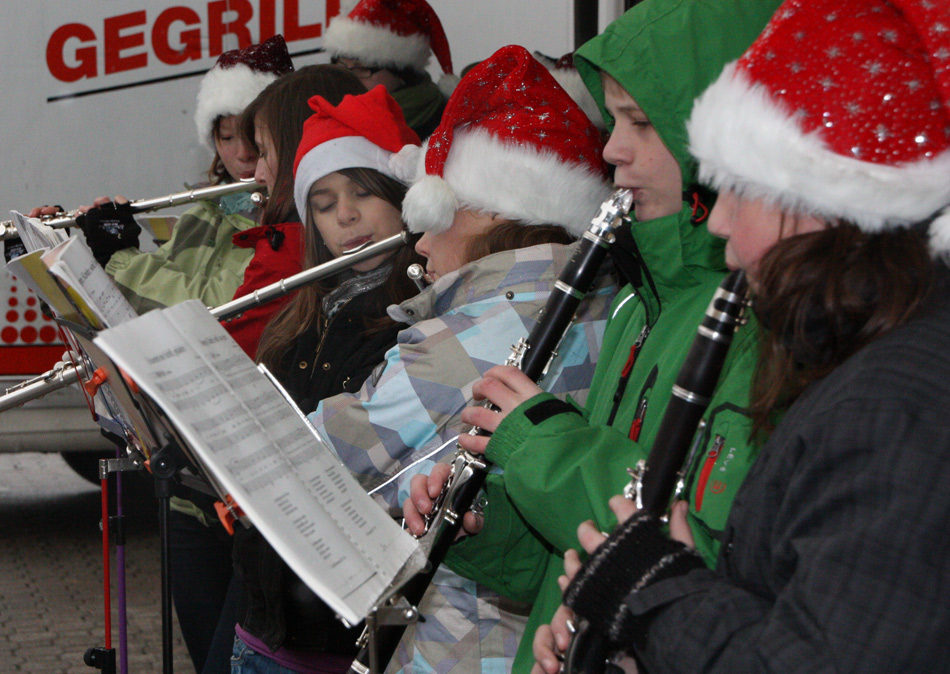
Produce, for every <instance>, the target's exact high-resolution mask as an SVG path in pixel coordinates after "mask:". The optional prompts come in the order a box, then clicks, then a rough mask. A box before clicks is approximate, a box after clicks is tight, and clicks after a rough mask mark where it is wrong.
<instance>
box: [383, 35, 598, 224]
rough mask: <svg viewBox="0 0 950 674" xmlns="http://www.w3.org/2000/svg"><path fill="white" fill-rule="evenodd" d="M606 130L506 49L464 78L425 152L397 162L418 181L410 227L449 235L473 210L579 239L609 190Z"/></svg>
mask: <svg viewBox="0 0 950 674" xmlns="http://www.w3.org/2000/svg"><path fill="white" fill-rule="evenodd" d="M602 150H603V145H602V144H601V140H600V133H599V132H598V131H597V129H596V128H594V126H593V124H591V122H590V120H589V119H588V118H587V116H586V115H585V114H584V113H583V112H582V111H581V109H580V108H579V107H577V104H575V103H574V101H573V100H571V97H570V96H568V94H567V93H565V91H564V90H563V89H562V88H561V86H560V85H559V84H558V83H557V82H556V81H555V80H554V78H553V77H552V76H551V74H550V73H549V72H548V71H547V69H546V68H545V67H544V66H543V65H541V64H540V63H539V62H538V61H537V60H535V59H534V58H533V57H532V56H531V54H529V53H528V51H527V50H525V49H524V48H522V47H516V46H509V47H503V48H501V49H499V50H498V51H497V52H495V54H493V55H492V56H491V57H490V58H489V59H487V60H485V61H483V62H482V63H480V64H479V65H477V66H475V67H474V68H472V70H471V71H469V72H468V74H466V75H465V77H464V78H462V81H461V82H460V83H459V86H458V88H457V89H456V90H455V93H454V94H453V95H452V97H451V98H450V99H449V102H448V105H447V106H446V108H445V112H444V114H443V115H442V122H441V123H440V124H439V127H438V128H437V129H436V130H435V131H434V132H433V133H432V135H431V136H430V137H429V139H428V140H427V141H426V143H425V145H423V147H422V149H421V150H420V149H419V148H414V147H409V148H404V150H403V151H401V152H400V153H399V154H398V155H396V156H394V157H393V159H392V160H391V166H392V167H393V169H394V171H395V172H396V173H397V175H399V176H400V177H402V178H403V179H408V180H411V181H412V182H413V184H412V186H411V187H410V188H409V192H408V193H407V194H406V198H405V201H404V202H403V219H404V220H405V222H406V224H407V225H408V226H409V229H410V231H413V232H425V231H434V232H439V231H445V230H446V229H448V228H449V227H450V226H451V225H452V220H453V217H454V215H455V211H456V210H458V209H460V208H468V209H471V210H478V211H483V212H488V213H494V214H497V215H499V216H501V217H503V218H507V219H510V220H513V221H518V222H520V223H521V224H525V225H540V224H554V225H560V226H562V227H564V228H565V229H567V230H568V231H569V232H571V233H573V234H574V235H575V236H579V235H580V234H582V233H583V232H584V231H585V230H586V229H587V227H588V225H589V224H590V220H591V218H592V217H593V215H594V214H595V213H596V211H597V207H598V206H599V205H600V204H601V203H602V202H603V201H604V200H605V199H606V198H607V197H608V196H609V194H610V183H609V182H608V180H607V173H606V165H605V164H604V162H603V159H602V158H601V152H602Z"/></svg>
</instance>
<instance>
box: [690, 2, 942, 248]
mask: <svg viewBox="0 0 950 674" xmlns="http://www.w3.org/2000/svg"><path fill="white" fill-rule="evenodd" d="M688 128H689V138H690V146H691V151H692V152H693V154H694V155H695V156H696V157H697V158H698V159H699V162H700V178H701V179H702V180H704V181H706V182H708V183H711V184H712V185H713V186H715V187H717V188H719V189H720V190H722V189H734V190H737V191H738V192H740V193H744V194H749V195H750V196H753V197H758V198H765V199H768V200H770V201H772V202H773V203H776V204H779V205H780V206H782V207H785V208H788V209H790V210H795V211H802V212H807V213H811V214H814V215H817V216H819V217H822V218H824V219H827V220H834V219H837V218H841V219H844V220H847V221H850V222H853V223H855V224H857V225H858V226H859V227H861V228H862V229H864V230H865V231H869V232H877V231H881V230H882V229H886V228H890V227H900V226H907V225H910V224H913V223H916V222H920V221H924V220H927V219H928V218H930V217H931V216H932V215H933V214H934V213H935V212H937V211H938V210H940V209H942V208H944V207H946V206H947V205H948V204H950V15H948V12H947V4H946V1H945V0H939V1H935V0H923V1H922V0H887V1H885V0H788V1H787V2H785V4H783V5H782V6H781V7H780V8H779V10H778V11H777V12H776V14H775V16H774V17H773V18H772V21H771V22H770V23H769V25H768V26H767V27H766V29H765V31H764V32H763V33H762V35H761V36H760V37H759V39H758V40H756V42H755V43H754V44H753V45H752V46H751V47H750V48H749V49H748V51H746V53H745V54H744V55H743V56H742V57H741V58H740V59H739V60H738V61H736V62H734V63H732V64H730V65H729V66H727V67H726V69H725V70H724V71H723V73H722V75H721V76H720V77H719V78H718V79H717V80H716V82H714V83H713V84H712V85H711V86H710V87H709V89H707V90H706V91H705V92H704V93H703V95H702V96H700V98H699V99H697V101H696V105H695V107H694V109H693V112H692V115H691V117H690V121H689V125H688ZM931 245H932V247H933V248H934V249H935V250H940V251H950V217H947V216H941V217H938V218H937V219H936V220H935V221H934V222H933V223H932V224H931Z"/></svg>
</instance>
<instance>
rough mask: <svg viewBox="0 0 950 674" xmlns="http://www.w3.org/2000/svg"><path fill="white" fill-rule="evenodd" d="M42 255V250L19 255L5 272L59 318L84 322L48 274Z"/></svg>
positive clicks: (71, 302) (9, 263)
mask: <svg viewBox="0 0 950 674" xmlns="http://www.w3.org/2000/svg"><path fill="white" fill-rule="evenodd" d="M42 257H43V251H42V250H35V251H33V252H32V253H27V254H26V255H20V256H19V257H16V258H14V259H12V260H10V261H9V262H8V263H7V265H6V267H5V269H6V272H7V273H8V274H11V275H12V276H14V277H16V279H17V281H19V282H20V283H23V284H24V285H26V287H28V288H29V289H30V290H32V291H33V293H34V294H35V295H36V296H37V297H39V298H40V299H41V300H43V301H44V302H46V304H48V305H49V307H50V308H51V309H52V310H53V312H54V313H55V314H56V315H57V316H59V317H60V318H65V319H66V320H69V321H73V322H74V323H81V324H86V323H87V321H86V319H85V318H82V317H81V316H80V314H79V309H78V308H77V307H76V305H75V304H74V303H73V301H72V300H71V299H70V298H69V296H67V295H66V293H65V292H64V291H63V288H62V286H60V285H59V283H57V282H56V279H54V278H53V277H52V276H50V273H49V269H48V268H47V267H46V264H45V263H44V262H43V260H42Z"/></svg>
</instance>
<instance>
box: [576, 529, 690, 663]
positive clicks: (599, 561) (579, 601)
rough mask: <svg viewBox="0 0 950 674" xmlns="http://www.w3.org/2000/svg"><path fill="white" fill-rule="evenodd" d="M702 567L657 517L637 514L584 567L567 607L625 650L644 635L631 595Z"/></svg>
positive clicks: (611, 536)
mask: <svg viewBox="0 0 950 674" xmlns="http://www.w3.org/2000/svg"><path fill="white" fill-rule="evenodd" d="M703 566H704V564H703V560H702V558H701V557H700V556H699V554H697V553H696V552H695V551H694V550H690V549H689V548H687V547H686V546H685V545H683V544H682V543H680V542H678V541H674V540H673V539H672V538H670V537H669V536H667V535H666V534H665V533H664V532H663V531H662V530H661V526H660V522H659V520H658V519H657V518H656V517H652V516H650V515H645V514H640V515H634V516H633V517H631V518H630V519H628V520H627V521H626V522H624V523H623V525H621V526H620V527H619V528H618V529H617V530H616V531H614V532H613V533H612V534H611V535H610V537H609V538H607V540H606V541H604V542H603V543H602V544H601V545H600V547H599V548H597V549H596V550H595V551H594V553H593V554H592V555H591V556H590V558H589V559H588V560H587V561H586V562H584V565H583V566H582V567H581V570H580V571H578V573H577V575H576V576H574V580H572V581H571V584H570V585H569V586H568V588H567V591H566V592H565V593H564V603H565V604H567V605H568V606H569V607H571V608H572V609H573V610H574V612H575V613H577V614H578V615H580V616H581V617H583V618H586V619H587V621H588V622H589V623H590V625H591V628H592V629H593V630H594V631H596V632H598V633H600V634H604V635H606V636H607V637H608V638H609V639H610V643H611V644H612V645H615V646H617V647H618V648H627V647H629V645H630V644H632V643H633V641H634V639H635V638H636V637H637V636H638V634H639V632H640V631H641V628H640V626H639V625H638V624H637V620H636V617H635V616H633V615H632V614H631V613H630V611H629V609H628V608H627V605H626V602H625V601H624V600H625V599H626V598H627V595H629V594H630V593H631V592H635V591H638V590H642V589H643V588H645V587H647V586H648V585H652V584H653V583H656V582H659V581H661V580H665V579H667V578H672V577H674V576H680V575H683V574H686V573H689V572H690V571H692V570H693V569H698V568H702V567H703Z"/></svg>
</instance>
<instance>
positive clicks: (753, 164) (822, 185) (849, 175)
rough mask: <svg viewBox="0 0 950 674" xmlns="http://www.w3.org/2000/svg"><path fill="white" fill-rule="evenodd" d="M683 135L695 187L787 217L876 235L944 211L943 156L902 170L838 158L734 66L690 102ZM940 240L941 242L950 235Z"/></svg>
mask: <svg viewBox="0 0 950 674" xmlns="http://www.w3.org/2000/svg"><path fill="white" fill-rule="evenodd" d="M687 129H688V131H689V140H690V151H691V152H692V153H693V155H694V156H695V157H696V158H697V159H698V160H699V164H700V171H699V177H700V179H701V180H703V181H704V182H707V183H709V184H711V185H712V186H713V187H715V188H716V189H719V190H726V189H734V190H736V191H737V192H739V193H742V194H747V195H749V196H751V197H755V198H764V199H768V200H770V201H772V202H773V203H776V204H778V205H780V206H781V207H784V208H787V209H789V210H793V211H800V212H805V213H810V214H813V215H817V216H819V217H823V218H827V219H835V218H842V219H846V220H849V221H851V222H853V223H855V224H856V225H858V226H859V227H861V228H862V229H864V230H865V231H868V232H875V231H880V230H882V229H884V228H887V227H893V226H901V225H908V224H912V223H915V222H919V221H921V220H924V219H926V218H927V217H929V216H931V215H932V214H933V213H935V212H936V211H937V210H938V209H940V208H941V207H943V206H946V205H947V204H950V152H945V153H943V154H941V155H940V156H938V157H936V158H934V159H930V160H926V161H918V162H914V163H910V164H901V165H882V164H874V163H871V162H867V161H860V160H858V159H853V158H851V157H846V156H843V155H841V154H838V153H837V152H834V151H832V150H830V149H829V148H828V146H827V145H826V144H825V143H824V142H823V141H822V140H821V137H820V136H819V134H818V133H808V134H805V133H803V132H802V131H801V129H799V127H798V125H797V124H796V123H795V122H794V116H793V114H791V113H790V112H788V111H787V110H784V109H782V108H781V107H780V106H779V105H778V104H776V103H775V102H774V101H773V100H771V98H770V97H769V96H768V94H767V93H766V90H765V88H764V87H762V86H761V85H755V84H752V83H751V82H750V81H749V80H748V78H747V77H746V76H745V75H744V74H743V73H741V72H740V71H738V70H737V68H736V64H735V63H731V64H729V65H728V66H726V69H725V70H724V71H723V73H722V75H720V77H719V79H717V80H716V81H715V82H714V83H713V84H712V85H711V86H710V87H709V88H708V89H707V90H706V91H705V92H704V93H703V94H702V95H701V96H700V97H699V98H698V99H697V100H696V103H695V105H694V106H693V111H692V114H691V115H690V119H689V122H688V124H687ZM948 226H950V223H948ZM942 238H943V240H944V242H948V241H947V240H948V239H950V233H946V232H945V233H944V234H943V235H942Z"/></svg>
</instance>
